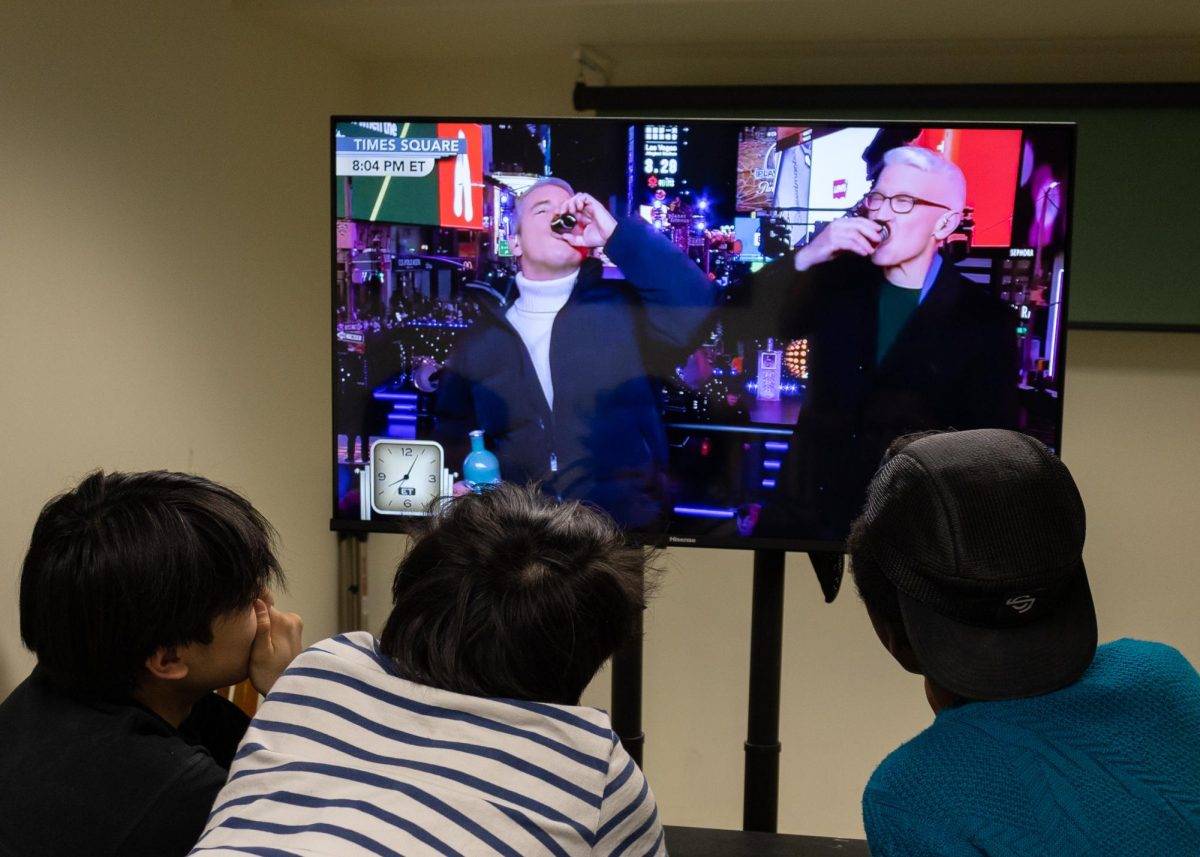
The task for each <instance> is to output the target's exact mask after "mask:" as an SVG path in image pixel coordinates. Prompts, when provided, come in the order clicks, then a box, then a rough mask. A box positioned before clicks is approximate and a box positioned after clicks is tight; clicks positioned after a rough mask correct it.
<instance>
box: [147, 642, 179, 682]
mask: <svg viewBox="0 0 1200 857" xmlns="http://www.w3.org/2000/svg"><path fill="white" fill-rule="evenodd" d="M146 671H147V672H148V673H150V675H152V676H154V677H155V678H159V679H163V680H165V681H178V680H179V679H181V678H186V677H187V674H188V665H187V661H186V660H184V659H183V657H181V653H180V651H179V647H178V646H163V647H161V648H159V649H158V650H157V651H156V652H155V653H154V654H152V655H151V656H150V657H148V658H146Z"/></svg>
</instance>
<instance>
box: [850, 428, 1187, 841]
mask: <svg viewBox="0 0 1200 857" xmlns="http://www.w3.org/2000/svg"><path fill="white" fill-rule="evenodd" d="M1084 530H1085V516H1084V508H1083V501H1082V500H1081V499H1080V496H1079V491H1078V489H1077V488H1076V486H1075V482H1074V480H1073V479H1072V478H1071V474H1070V472H1069V471H1068V470H1067V468H1066V466H1065V465H1063V463H1062V462H1061V461H1059V460H1058V459H1057V458H1056V457H1054V456H1053V455H1052V454H1051V453H1050V452H1049V450H1047V449H1046V448H1045V447H1044V446H1042V445H1041V444H1040V443H1038V442H1037V441H1036V440H1034V439H1033V438H1030V437H1028V436H1026V435H1023V434H1019V433H1017V432H1011V431H1004V430H999V429H980V430H975V431H963V432H949V433H939V434H924V435H916V436H910V437H907V438H901V439H900V440H898V441H896V442H895V443H894V444H893V445H892V447H891V448H890V449H889V450H888V456H887V457H886V458H885V461H884V464H883V465H882V466H881V468H880V469H879V471H878V472H877V473H876V475H875V477H874V479H873V480H872V482H871V485H870V487H869V489H868V491H867V500H866V507H865V509H864V511H863V513H862V515H861V516H860V517H859V518H858V519H857V520H856V521H855V522H854V524H853V526H852V527H851V532H850V538H849V542H848V549H849V553H850V561H851V568H852V573H853V576H854V580H855V584H856V586H857V588H858V591H859V595H860V596H861V598H862V600H863V603H864V604H865V605H866V608H867V612H868V614H869V616H870V618H871V622H872V624H873V625H874V627H875V630H876V633H877V634H878V635H879V639H880V641H881V642H882V643H883V644H884V646H885V647H886V648H887V649H888V651H889V652H891V654H892V655H893V657H895V659H896V660H897V661H898V662H899V663H900V665H901V666H903V667H904V668H905V669H907V670H909V671H910V672H913V673H916V674H918V675H923V676H924V678H925V692H926V697H927V699H928V700H929V704H930V706H931V707H932V708H933V710H934V712H935V715H936V716H935V719H934V722H933V724H932V725H931V726H930V727H929V728H927V729H926V730H925V731H924V732H922V733H921V734H919V735H918V736H916V737H915V738H913V739H911V740H910V741H908V742H907V743H905V744H904V745H902V746H901V747H900V748H899V749H897V750H895V751H894V752H892V753H891V754H890V755H889V756H888V757H887V758H886V759H885V760H884V761H883V762H882V763H881V764H880V765H879V767H878V768H877V769H876V771H875V773H874V774H873V775H872V777H871V780H870V782H869V783H868V784H867V788H866V790H865V792H864V793H863V821H864V825H865V827H866V832H867V839H868V842H869V844H870V847H871V853H872V854H874V855H876V857H885V855H918V854H919V855H968V854H969V855H981V854H986V855H1000V854H1004V855H1016V854H1056V855H1076V854H1079V855H1083V854H1087V855H1108V854H1111V855H1122V857H1126V855H1132V854H1161V855H1165V854H1171V855H1182V854H1200V675H1197V673H1196V670H1195V669H1194V668H1193V667H1192V666H1191V665H1190V664H1189V663H1188V662H1187V660H1186V659H1185V658H1184V657H1183V656H1182V655H1181V654H1180V653H1179V652H1178V651H1176V650H1175V649H1173V648H1171V647H1170V646H1166V645H1163V644H1160V643H1152V642H1143V641H1139V640H1129V639H1124V640H1118V641H1117V642H1113V643H1108V644H1105V645H1102V646H1099V647H1097V645H1096V641H1097V626H1096V613H1095V609H1094V607H1093V604H1092V595H1091V590H1090V589H1089V586H1088V580H1087V574H1086V572H1085V570H1084V565H1083V541H1084Z"/></svg>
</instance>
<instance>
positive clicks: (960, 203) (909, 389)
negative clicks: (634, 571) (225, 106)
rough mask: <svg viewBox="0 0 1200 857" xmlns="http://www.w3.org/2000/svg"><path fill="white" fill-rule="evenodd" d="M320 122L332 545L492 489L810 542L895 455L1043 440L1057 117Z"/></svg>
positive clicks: (1057, 364)
mask: <svg viewBox="0 0 1200 857" xmlns="http://www.w3.org/2000/svg"><path fill="white" fill-rule="evenodd" d="M331 130H332V147H331V148H332V157H331V162H332V176H331V178H332V191H333V192H332V214H331V217H332V223H331V225H332V232H333V272H332V284H331V285H332V296H333V318H332V328H333V330H332V333H333V383H334V396H333V443H332V449H331V457H332V465H333V471H334V498H333V501H334V502H333V517H332V527H333V528H334V529H338V530H367V531H372V530H373V531H393V532H395V531H404V530H405V529H406V525H407V524H408V523H410V522H411V521H412V516H413V515H420V514H423V513H425V512H427V511H428V509H429V508H430V503H431V502H432V501H434V500H436V498H438V497H444V496H449V495H452V494H455V493H463V492H466V491H470V490H484V489H485V487H486V485H487V484H489V483H490V482H492V481H494V480H496V479H502V480H512V481H520V482H527V481H537V482H540V483H541V485H542V487H543V490H545V491H546V492H547V493H549V494H551V495H553V496H556V497H559V498H561V499H563V500H581V501H586V502H588V503H592V504H595V505H598V506H600V507H602V508H604V509H605V510H607V511H608V512H609V513H610V514H611V515H613V516H614V517H615V518H616V520H617V521H618V522H620V523H621V524H622V526H624V527H625V528H626V529H627V530H628V531H629V532H630V533H631V534H632V535H633V536H634V537H635V538H637V539H639V540H642V541H645V542H648V543H658V544H688V545H700V546H712V547H735V548H736V547H744V548H783V549H794V550H818V549H820V550H836V549H841V547H842V546H843V544H844V540H845V538H846V535H847V532H848V528H849V524H850V521H851V520H852V519H853V517H854V516H855V515H856V514H857V513H858V511H859V510H860V509H861V505H862V499H863V494H864V491H865V488H866V484H867V482H868V480H869V479H870V476H871V474H872V473H873V472H874V469H875V467H876V466H877V465H878V463H879V461H880V458H881V456H882V455H883V453H884V452H885V450H886V449H887V446H888V444H889V443H890V442H891V441H892V440H894V439H895V438H896V437H898V436H900V435H903V434H908V433H912V432H916V431H924V430H936V429H951V428H953V429H968V428H977V427H1008V428H1013V429H1017V430H1020V431H1023V432H1026V433H1028V434H1030V435H1033V436H1034V437H1037V438H1038V439H1039V440H1041V441H1042V442H1044V443H1046V444H1047V445H1048V446H1050V447H1051V448H1053V449H1056V450H1057V449H1059V447H1060V438H1061V429H1062V399H1061V395H1062V390H1063V368H1064V363H1063V357H1064V323H1063V322H1064V319H1065V317H1066V316H1065V307H1066V297H1067V292H1068V283H1069V276H1068V274H1069V270H1070V267H1069V252H1068V251H1069V247H1068V239H1069V234H1070V212H1071V200H1070V191H1071V184H1072V182H1071V178H1072V167H1073V160H1074V146H1075V133H1074V126H1073V125H1069V124H1044V123H1030V124H1011V123H1008V124H999V123H997V124H982V123H963V124H957V125H953V126H948V125H946V124H945V123H927V124H920V123H912V122H875V123H871V122H831V121H826V122H816V121H812V122H806V121H798V120H788V121H786V122H784V121H781V120H759V121H753V120H679V119H636V120H635V119H610V118H602V119H583V118H572V119H523V118H521V119H515V118H514V119H500V118H488V119H480V118H474V119H462V118H416V117H386V118H381V117H334V118H333V120H332V129H331Z"/></svg>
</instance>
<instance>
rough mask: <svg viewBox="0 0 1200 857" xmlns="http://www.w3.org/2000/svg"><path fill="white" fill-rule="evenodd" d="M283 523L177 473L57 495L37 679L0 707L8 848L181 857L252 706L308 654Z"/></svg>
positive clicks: (99, 478)
mask: <svg viewBox="0 0 1200 857" xmlns="http://www.w3.org/2000/svg"><path fill="white" fill-rule="evenodd" d="M274 537H275V536H274V530H273V529H272V528H271V525H270V524H269V523H267V521H266V520H265V519H264V518H263V517H262V515H260V514H259V513H258V511H257V510H255V508H254V507H253V506H251V505H250V503H249V502H248V501H247V500H246V499H245V498H243V497H241V496H239V495H238V494H236V493H234V492H233V491H230V490H229V489H228V488H225V487H223V486H221V485H217V484H215V483H213V482H210V481H208V480H207V479H204V478H202V477H200V476H192V475H188V474H184V473H167V472H153V473H109V474H105V473H103V472H97V473H93V474H91V475H90V476H88V477H87V478H86V479H84V480H83V481H82V482H81V483H80V484H79V485H78V486H77V487H76V488H75V489H74V490H72V491H69V492H67V493H65V494H63V495H61V496H59V497H56V498H55V499H53V500H51V501H50V502H49V503H48V504H47V505H46V506H45V507H44V508H43V509H42V512H41V515H40V516H39V517H38V520H37V523H36V524H35V526H34V529H33V537H32V538H31V540H30V544H29V551H28V553H27V554H26V555H25V563H24V566H23V568H22V572H21V584H20V616H21V618H20V623H21V639H22V641H23V642H24V643H25V645H26V647H28V648H29V649H30V651H32V652H33V653H34V654H36V655H37V665H36V667H35V668H34V670H33V673H32V674H31V675H30V676H29V678H27V679H26V680H25V681H24V682H22V683H21V684H20V685H19V686H18V687H17V688H16V689H15V690H14V691H13V692H12V693H11V694H10V695H9V696H8V698H7V699H6V700H5V701H4V702H3V704H0V807H3V812H0V854H6V855H8V854H12V855H17V854H21V855H25V854H37V855H40V857H57V855H63V857H67V855H70V857H77V855H80V854H89V855H133V854H147V855H149V854H153V855H156V857H169V856H170V855H173V854H175V855H182V854H186V853H187V852H188V849H189V848H191V846H192V845H193V844H194V843H195V841H196V837H197V836H199V835H200V831H201V830H202V829H203V827H204V820H205V818H206V817H207V816H208V812H209V810H210V809H211V808H212V802H213V799H214V798H215V797H216V795H217V792H218V791H219V790H220V788H221V786H222V785H223V784H224V782H225V777H226V774H227V770H228V767H229V764H230V763H231V762H232V760H233V755H234V752H235V750H236V749H237V744H238V741H239V740H240V739H241V737H242V734H243V733H244V731H245V728H246V725H247V723H248V721H249V718H247V717H246V715H244V714H243V713H242V712H241V711H240V710H239V709H238V708H236V707H235V706H234V705H233V704H232V703H230V702H228V701H227V700H225V699H224V698H222V697H219V696H217V695H216V694H214V693H213V692H212V691H213V690H215V689H217V688H222V687H226V686H229V685H232V684H236V683H238V682H240V681H242V680H243V679H245V678H247V677H249V679H250V681H251V682H252V684H253V685H254V687H255V689H256V690H258V691H259V692H260V693H266V692H267V691H268V690H269V689H270V688H271V686H272V684H273V683H274V682H275V680H276V679H277V678H278V677H279V675H280V673H282V672H283V669H284V667H286V666H287V664H288V663H289V662H290V661H291V659H292V658H293V657H294V656H295V655H296V653H297V652H298V651H299V649H300V634H301V624H302V623H301V620H300V617H299V616H296V615H294V614H290V613H282V612H280V611H278V610H276V609H275V607H274V606H273V600H272V596H271V593H270V590H269V588H268V587H269V585H270V584H272V583H276V584H279V583H282V581H283V575H282V572H281V571H280V568H279V563H278V561H277V560H276V558H275V550H274Z"/></svg>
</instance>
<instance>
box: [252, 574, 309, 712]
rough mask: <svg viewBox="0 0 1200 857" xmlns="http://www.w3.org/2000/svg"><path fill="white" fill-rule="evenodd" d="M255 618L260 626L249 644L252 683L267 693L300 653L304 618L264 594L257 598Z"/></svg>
mask: <svg viewBox="0 0 1200 857" xmlns="http://www.w3.org/2000/svg"><path fill="white" fill-rule="evenodd" d="M266 597H268V598H269V596H266ZM254 618H255V619H256V620H257V622H258V628H257V630H256V631H255V634H254V642H253V643H251V644H250V684H252V685H254V689H255V690H257V691H258V692H259V693H261V694H262V695H263V696H266V695H267V692H268V691H269V690H270V689H271V688H272V687H273V686H274V685H275V680H276V679H278V678H279V676H281V675H283V671H284V670H285V669H287V666H288V664H290V663H291V662H292V660H293V659H294V658H295V657H296V655H298V654H300V636H301V634H302V633H303V631H304V620H303V619H301V618H300V617H299V616H298V615H297V614H295V613H284V612H283V611H281V610H276V609H275V606H274V605H273V604H268V603H267V601H266V600H265V599H264V598H258V599H256V600H255V602H254Z"/></svg>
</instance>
